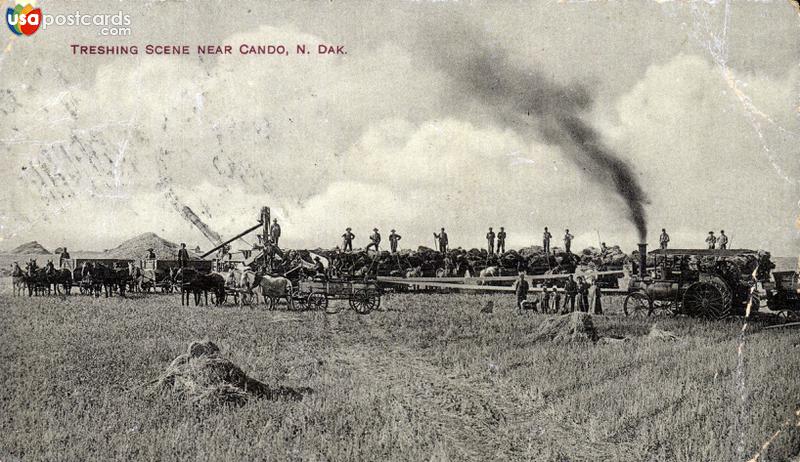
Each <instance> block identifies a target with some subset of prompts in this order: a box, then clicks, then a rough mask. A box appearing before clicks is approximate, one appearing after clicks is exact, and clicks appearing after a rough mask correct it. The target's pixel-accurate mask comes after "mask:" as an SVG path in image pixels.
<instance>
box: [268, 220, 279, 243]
mask: <svg viewBox="0 0 800 462" xmlns="http://www.w3.org/2000/svg"><path fill="white" fill-rule="evenodd" d="M269 236H270V237H271V238H272V243H273V244H275V247H279V246H278V239H280V238H281V225H279V224H278V219H277V218H274V219H273V220H272V226H270V228H269Z"/></svg>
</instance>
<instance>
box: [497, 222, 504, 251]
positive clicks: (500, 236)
mask: <svg viewBox="0 0 800 462" xmlns="http://www.w3.org/2000/svg"><path fill="white" fill-rule="evenodd" d="M505 251H506V229H505V228H503V227H502V226H501V227H500V232H499V233H497V253H504V252H505Z"/></svg>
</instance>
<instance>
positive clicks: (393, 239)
mask: <svg viewBox="0 0 800 462" xmlns="http://www.w3.org/2000/svg"><path fill="white" fill-rule="evenodd" d="M402 238H403V236H401V235H399V234H397V232H396V231H395V230H392V232H391V233H389V248H390V249H391V250H392V253H397V241H399V240H400V239H402Z"/></svg>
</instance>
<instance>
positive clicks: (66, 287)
mask: <svg viewBox="0 0 800 462" xmlns="http://www.w3.org/2000/svg"><path fill="white" fill-rule="evenodd" d="M12 282H13V294H14V296H19V295H23V293H24V292H26V291H27V293H28V296H34V295H50V294H56V295H70V294H71V293H72V289H73V288H74V287H79V288H80V290H81V293H84V294H89V295H94V296H95V297H100V296H101V295H105V297H111V296H113V295H114V294H119V295H120V296H122V297H125V294H126V293H127V292H140V293H145V292H149V291H150V290H151V289H154V288H155V286H156V285H160V286H161V287H162V288H168V290H165V291H167V292H172V291H173V290H175V291H179V292H180V293H181V305H187V306H188V305H189V304H190V300H191V299H192V298H194V304H195V306H197V305H200V304H202V303H203V302H205V304H206V305H208V303H209V295H210V296H211V297H210V301H211V303H213V304H215V305H221V304H223V303H224V302H225V301H226V299H227V298H228V296H229V295H230V294H234V295H235V299H236V302H237V303H239V302H244V301H245V300H248V301H255V302H258V301H259V298H260V299H261V300H262V301H264V302H268V301H277V300H279V299H281V298H283V299H285V300H286V302H287V304H289V306H290V307H291V306H292V305H293V302H292V297H291V295H292V283H291V281H290V280H289V279H287V278H285V277H283V276H271V275H268V274H263V273H259V272H256V271H253V270H252V269H250V268H249V267H245V266H242V267H239V268H231V269H228V270H227V271H224V272H209V273H206V272H202V271H198V270H197V269H195V268H190V267H183V268H169V269H167V270H159V272H158V273H152V272H151V273H148V272H145V271H143V270H142V269H141V268H140V267H138V266H135V265H133V264H130V263H129V264H128V265H126V266H122V267H119V266H109V265H106V264H103V263H100V262H94V263H86V264H84V265H83V266H82V267H80V268H76V269H75V271H74V272H72V271H70V270H69V269H66V268H55V267H54V266H53V265H52V264H51V263H48V265H46V266H45V267H37V266H36V264H35V262H33V261H30V262H28V263H27V264H26V265H25V269H24V270H23V269H22V268H20V267H19V266H17V265H15V266H14V270H13V272H12ZM273 305H274V303H271V304H270V306H273Z"/></svg>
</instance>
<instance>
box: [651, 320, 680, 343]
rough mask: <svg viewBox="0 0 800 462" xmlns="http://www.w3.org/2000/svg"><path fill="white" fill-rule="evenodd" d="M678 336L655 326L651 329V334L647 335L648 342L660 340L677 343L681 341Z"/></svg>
mask: <svg viewBox="0 0 800 462" xmlns="http://www.w3.org/2000/svg"><path fill="white" fill-rule="evenodd" d="M679 338H680V337H678V336H677V335H675V334H673V333H672V332H670V331H668V330H661V329H659V328H658V327H656V325H655V324H653V327H651V328H650V332H649V333H648V334H647V340H658V341H664V342H675V341H677V340H678V339H679Z"/></svg>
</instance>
